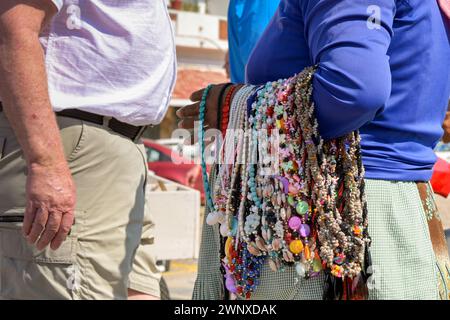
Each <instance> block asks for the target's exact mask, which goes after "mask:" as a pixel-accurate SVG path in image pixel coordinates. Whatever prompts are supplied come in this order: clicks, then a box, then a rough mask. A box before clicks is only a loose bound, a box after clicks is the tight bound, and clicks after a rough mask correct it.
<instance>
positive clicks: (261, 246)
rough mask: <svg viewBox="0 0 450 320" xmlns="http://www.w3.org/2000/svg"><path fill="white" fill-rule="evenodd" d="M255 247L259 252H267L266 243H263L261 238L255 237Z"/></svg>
mask: <svg viewBox="0 0 450 320" xmlns="http://www.w3.org/2000/svg"><path fill="white" fill-rule="evenodd" d="M255 243H256V246H257V247H258V249H259V250H261V251H267V248H266V243H265V242H264V240H263V238H261V237H257V238H256V240H255Z"/></svg>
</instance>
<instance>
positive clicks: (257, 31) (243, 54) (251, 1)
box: [228, 0, 280, 83]
mask: <svg viewBox="0 0 450 320" xmlns="http://www.w3.org/2000/svg"><path fill="white" fill-rule="evenodd" d="M279 3H280V0H231V1H230V6H229V9H228V40H229V49H230V72H231V81H232V82H234V83H244V82H245V66H246V65H247V61H248V58H249V57H250V54H251V53H252V51H253V48H254V47H255V45H256V42H258V40H259V38H260V37H261V35H262V33H263V32H264V30H265V29H266V26H267V25H268V24H269V22H270V20H271V19H272V16H273V15H274V13H275V11H276V9H277V8H278V5H279Z"/></svg>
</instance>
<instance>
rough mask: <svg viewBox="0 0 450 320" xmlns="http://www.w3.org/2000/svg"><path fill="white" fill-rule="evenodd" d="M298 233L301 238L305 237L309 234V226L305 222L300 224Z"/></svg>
mask: <svg viewBox="0 0 450 320" xmlns="http://www.w3.org/2000/svg"><path fill="white" fill-rule="evenodd" d="M299 233H300V236H302V237H303V238H306V237H308V236H309V235H310V233H311V228H310V227H309V226H308V225H307V224H302V225H301V226H300V230H299Z"/></svg>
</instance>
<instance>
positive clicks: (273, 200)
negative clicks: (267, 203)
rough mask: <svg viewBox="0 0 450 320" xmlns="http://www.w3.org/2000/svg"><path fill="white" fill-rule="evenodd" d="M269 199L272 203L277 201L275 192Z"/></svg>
mask: <svg viewBox="0 0 450 320" xmlns="http://www.w3.org/2000/svg"><path fill="white" fill-rule="evenodd" d="M271 201H272V204H276V203H278V202H277V195H276V194H275V193H273V194H272V197H271Z"/></svg>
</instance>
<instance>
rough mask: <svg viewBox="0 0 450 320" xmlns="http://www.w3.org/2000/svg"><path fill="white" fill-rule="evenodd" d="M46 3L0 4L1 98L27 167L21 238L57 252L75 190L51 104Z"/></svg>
mask: <svg viewBox="0 0 450 320" xmlns="http://www.w3.org/2000/svg"><path fill="white" fill-rule="evenodd" d="M55 12H56V7H55V6H54V5H53V4H52V2H51V1H49V0H1V1H0V75H1V76H0V96H1V98H2V104H3V111H4V113H5V115H6V117H7V119H8V121H9V123H10V125H11V127H12V128H13V130H14V134H15V135H16V137H17V140H18V141H19V143H20V145H21V147H22V150H23V154H24V157H25V160H26V162H27V168H28V177H27V190H26V211H25V217H24V224H23V233H24V235H25V236H26V237H27V239H28V241H29V242H30V243H33V244H35V243H36V246H37V248H38V249H40V250H42V249H44V248H45V247H46V246H48V245H49V244H51V248H52V249H53V250H56V249H57V248H58V247H59V246H60V245H61V244H62V242H63V241H64V239H65V238H66V236H67V234H68V233H69V231H70V228H71V226H72V223H73V219H74V207H75V187H74V182H73V180H72V177H71V174H70V171H69V168H68V164H67V162H66V159H65V156H64V151H63V146H62V141H61V137H60V131H59V128H58V125H57V123H56V117H55V114H54V112H53V109H52V106H51V104H50V97H49V93H48V84H47V82H48V79H47V75H46V69H45V62H44V52H43V49H42V46H41V44H40V41H39V35H40V33H41V30H42V28H43V27H44V26H45V24H46V23H47V22H49V21H50V20H51V17H52V16H53V15H54V14H55Z"/></svg>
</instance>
